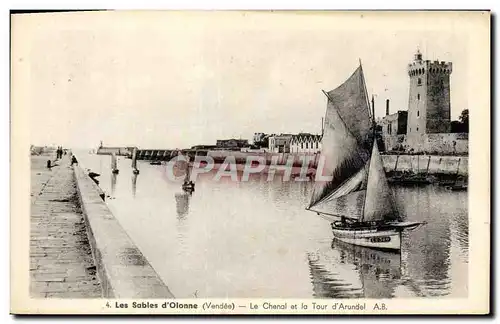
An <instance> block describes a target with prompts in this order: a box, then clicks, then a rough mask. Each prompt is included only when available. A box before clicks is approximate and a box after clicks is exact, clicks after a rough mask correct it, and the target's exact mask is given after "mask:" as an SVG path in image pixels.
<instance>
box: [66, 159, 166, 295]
mask: <svg viewBox="0 0 500 324" xmlns="http://www.w3.org/2000/svg"><path fill="white" fill-rule="evenodd" d="M73 170H74V176H75V180H76V183H77V192H78V196H79V199H80V203H81V206H82V211H83V215H84V219H85V223H86V226H87V234H88V237H89V242H90V246H91V249H92V254H93V256H94V259H95V262H96V268H97V273H98V276H99V280H100V282H101V285H102V289H103V297H105V298H173V295H172V293H171V292H170V290H169V289H168V287H167V286H166V285H165V283H164V282H163V281H162V280H161V279H160V277H159V276H158V274H157V273H156V271H155V270H154V269H153V267H152V266H151V265H150V264H149V262H148V261H147V260H146V258H145V257H144V256H143V254H142V253H141V251H140V250H139V249H138V248H137V246H136V245H135V244H134V243H133V241H132V240H131V239H130V237H129V236H128V234H127V233H126V232H125V230H124V229H123V228H122V226H121V225H120V224H119V222H118V221H117V219H116V218H115V217H114V216H113V214H112V213H111V211H110V210H109V208H108V206H107V205H106V203H105V202H104V201H103V199H102V197H101V196H100V192H99V191H98V190H97V188H96V185H95V183H94V181H92V179H90V177H89V176H88V175H87V174H85V172H84V171H83V170H82V168H81V167H79V166H75V167H74V169H73Z"/></svg>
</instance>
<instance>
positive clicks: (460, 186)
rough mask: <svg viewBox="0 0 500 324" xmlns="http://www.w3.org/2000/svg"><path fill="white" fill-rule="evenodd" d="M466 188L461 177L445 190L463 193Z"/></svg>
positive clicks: (465, 183)
mask: <svg viewBox="0 0 500 324" xmlns="http://www.w3.org/2000/svg"><path fill="white" fill-rule="evenodd" d="M467 187H468V185H467V181H466V180H465V179H464V178H463V177H457V179H456V180H455V182H454V183H452V184H450V185H448V186H446V189H448V190H451V191H465V190H467Z"/></svg>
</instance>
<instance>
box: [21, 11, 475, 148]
mask: <svg viewBox="0 0 500 324" xmlns="http://www.w3.org/2000/svg"><path fill="white" fill-rule="evenodd" d="M468 23H469V22H468V20H467V19H466V17H465V16H461V15H459V14H458V15H455V16H452V17H447V16H446V15H445V16H443V14H439V13H436V14H433V13H427V14H425V13H424V14H414V15H411V13H410V14H402V13H392V14H389V13H386V14H382V13H379V14H376V13H368V14H366V13H365V14H360V13H354V12H353V13H343V14H339V13H321V12H316V13H311V12H308V13H306V12H296V13H293V12H289V13H283V12H189V13H187V12H167V11H158V12H147V11H145V12H133V11H131V12H126V11H124V12H93V13H56V14H30V15H22V16H19V17H14V18H13V20H12V39H13V40H12V48H13V51H14V52H13V53H14V54H13V61H14V62H16V63H18V64H19V65H20V66H21V64H22V67H24V69H21V68H19V71H21V70H22V71H24V72H23V73H25V75H23V76H24V78H25V79H24V80H25V81H24V83H23V84H22V85H16V84H15V83H14V84H13V89H14V91H15V90H16V87H17V89H19V90H20V91H23V96H24V98H25V102H26V105H25V106H23V107H22V108H15V109H27V110H28V113H29V116H30V117H29V119H30V124H29V125H30V126H29V129H30V141H31V143H32V144H35V145H48V144H56V145H64V146H66V147H73V148H95V147H97V146H98V145H99V142H100V141H103V143H104V145H105V146H138V147H140V148H185V147H190V146H193V145H198V144H206V145H210V144H212V145H213V144H215V142H216V140H217V139H226V138H243V139H249V140H251V139H252V136H253V134H254V133H255V132H264V133H298V132H310V133H320V132H321V118H322V117H323V116H324V114H325V109H326V100H327V99H326V97H325V96H324V94H323V93H322V92H321V90H325V91H329V90H332V89H334V88H336V87H337V86H338V85H340V84H341V83H342V82H344V81H345V80H346V79H347V78H348V77H349V76H350V75H351V74H352V72H353V71H354V70H355V69H356V68H357V67H358V65H359V64H360V63H359V62H360V60H361V63H362V65H363V70H364V73H365V79H366V84H367V90H368V92H369V95H370V96H371V95H372V94H373V95H374V96H375V110H376V113H375V114H376V117H382V116H383V115H384V114H385V100H386V99H390V109H391V113H393V112H396V111H397V110H406V109H407V106H408V85H409V77H408V74H407V70H406V69H407V65H408V63H410V62H411V61H412V60H413V55H414V54H415V52H416V50H417V49H419V50H420V51H421V52H422V54H423V56H424V59H430V60H440V61H449V62H452V63H453V73H452V75H451V117H452V120H455V119H457V118H458V116H459V115H460V112H461V111H462V110H463V109H468V108H472V109H473V107H469V102H471V99H470V91H468V88H467V80H468V75H469V73H471V72H470V71H469V69H468V65H469V64H468V53H467V48H468V40H469V38H470V37H472V35H471V34H470V33H468V32H467V28H468V27H469V26H468ZM16 46H18V47H16ZM16 49H17V51H16ZM16 58H19V59H18V60H16ZM16 67H17V65H14V66H13V73H14V74H15V73H16ZM19 73H21V72H19Z"/></svg>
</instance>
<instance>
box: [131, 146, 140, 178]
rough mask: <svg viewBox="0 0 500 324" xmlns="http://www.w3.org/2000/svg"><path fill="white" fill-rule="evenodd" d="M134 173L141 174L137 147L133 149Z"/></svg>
mask: <svg viewBox="0 0 500 324" xmlns="http://www.w3.org/2000/svg"><path fill="white" fill-rule="evenodd" d="M132 173H133V174H139V169H137V148H136V147H134V149H133V150H132Z"/></svg>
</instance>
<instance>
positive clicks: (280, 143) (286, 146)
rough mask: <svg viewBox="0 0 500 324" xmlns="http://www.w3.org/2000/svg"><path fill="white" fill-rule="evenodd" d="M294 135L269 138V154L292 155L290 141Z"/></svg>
mask: <svg viewBox="0 0 500 324" xmlns="http://www.w3.org/2000/svg"><path fill="white" fill-rule="evenodd" d="M291 139H292V134H280V135H271V136H269V152H273V153H290V141H291Z"/></svg>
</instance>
